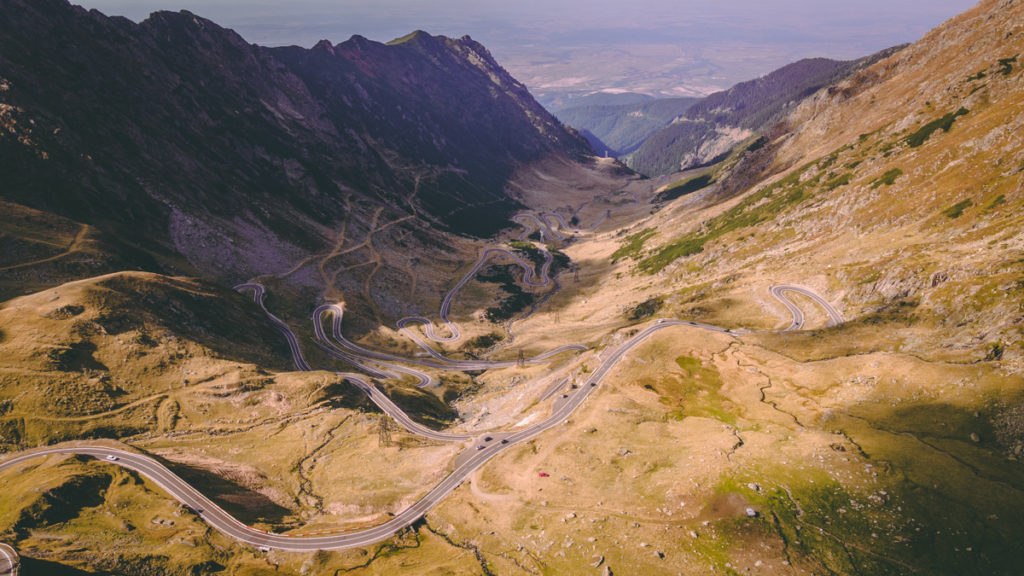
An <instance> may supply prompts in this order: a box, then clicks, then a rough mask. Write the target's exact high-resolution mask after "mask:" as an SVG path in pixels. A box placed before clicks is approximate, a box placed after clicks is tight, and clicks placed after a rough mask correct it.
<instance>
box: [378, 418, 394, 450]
mask: <svg viewBox="0 0 1024 576" xmlns="http://www.w3.org/2000/svg"><path fill="white" fill-rule="evenodd" d="M377 446H379V447H381V448H388V447H390V446H391V418H389V417H388V415H387V414H381V415H380V418H378V419H377Z"/></svg>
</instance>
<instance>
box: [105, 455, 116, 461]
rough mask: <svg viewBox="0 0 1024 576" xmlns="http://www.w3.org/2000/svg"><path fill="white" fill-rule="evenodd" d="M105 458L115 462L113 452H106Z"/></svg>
mask: <svg viewBox="0 0 1024 576" xmlns="http://www.w3.org/2000/svg"><path fill="white" fill-rule="evenodd" d="M107 460H110V461H111V462H117V456H114V455H113V454H107Z"/></svg>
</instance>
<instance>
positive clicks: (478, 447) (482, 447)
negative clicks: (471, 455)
mask: <svg viewBox="0 0 1024 576" xmlns="http://www.w3.org/2000/svg"><path fill="white" fill-rule="evenodd" d="M484 448H487V446H484V445H483V444H480V445H478V446H477V447H476V449H477V450H483V449H484Z"/></svg>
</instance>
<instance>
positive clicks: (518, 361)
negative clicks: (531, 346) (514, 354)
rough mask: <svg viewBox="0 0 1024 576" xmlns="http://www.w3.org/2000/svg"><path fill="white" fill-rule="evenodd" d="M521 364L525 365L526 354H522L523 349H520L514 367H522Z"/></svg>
mask: <svg viewBox="0 0 1024 576" xmlns="http://www.w3.org/2000/svg"><path fill="white" fill-rule="evenodd" d="M523 366H526V356H525V355H523V351H522V350H520V351H519V357H518V358H516V368H522V367H523Z"/></svg>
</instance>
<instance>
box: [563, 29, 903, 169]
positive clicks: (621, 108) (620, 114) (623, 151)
mask: <svg viewBox="0 0 1024 576" xmlns="http://www.w3.org/2000/svg"><path fill="white" fill-rule="evenodd" d="M900 48H902V47H896V48H890V49H888V50H884V51H882V52H879V53H877V54H873V55H871V56H868V57H865V58H861V59H858V60H852V61H838V60H829V59H826V58H810V59H804V60H800V61H798V62H794V63H792V64H789V65H787V66H784V67H782V68H780V69H778V70H776V71H774V72H772V73H770V74H767V75H765V76H762V77H761V78H757V79H754V80H750V81H748V82H742V83H740V84H737V85H736V86H733V87H732V88H730V89H728V90H724V91H722V92H716V93H714V94H711V95H710V96H707V97H705V98H701V99H695V98H666V99H649V100H646V101H645V100H639V99H637V98H636V96H637V95H616V96H619V97H622V98H624V99H626V101H625V102H623V103H614V102H606V98H605V97H604V95H601V94H596V95H594V97H595V98H598V100H597V101H595V102H593V103H591V102H587V101H586V100H582V102H581V100H576V101H574V102H573V105H572V106H570V107H566V108H561V109H556V110H555V114H556V115H557V116H558V117H559V119H561V120H562V121H563V122H565V123H566V124H568V125H570V126H573V127H575V128H577V129H578V130H580V131H581V132H582V133H583V134H592V135H593V138H591V145H593V147H594V149H595V150H597V151H599V152H603V151H607V152H608V153H609V155H613V156H616V157H620V156H621V157H624V158H623V159H624V161H625V162H626V164H627V165H628V166H629V167H630V168H632V169H634V170H636V171H638V172H640V173H642V174H646V175H648V176H661V175H665V174H671V173H673V172H678V171H681V170H685V169H687V168H692V167H695V166H699V165H702V164H706V163H708V162H711V161H714V160H716V159H720V158H722V157H724V155H726V154H728V153H729V151H730V150H732V148H733V147H734V146H736V145H737V144H738V143H740V142H742V141H743V140H746V139H747V138H749V137H751V136H753V135H754V134H755V133H760V132H762V131H764V130H765V129H766V128H768V127H769V126H771V125H772V124H773V123H775V122H778V121H779V120H781V119H782V118H783V117H784V116H785V115H786V114H787V113H788V112H789V111H791V109H792V108H793V107H794V106H796V105H797V104H798V103H799V102H801V101H802V100H803V99H805V98H807V97H808V96H810V95H812V94H814V93H815V92H817V91H818V90H820V89H821V88H822V87H825V86H828V85H830V84H834V83H835V82H837V81H839V80H841V79H843V78H846V77H847V76H849V75H850V74H852V73H853V72H855V71H857V70H860V69H862V68H864V67H866V66H868V65H870V64H872V63H874V62H877V61H878V60H880V59H882V58H885V57H887V56H889V55H891V54H892V53H893V52H895V51H897V50H899V49H900Z"/></svg>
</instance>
